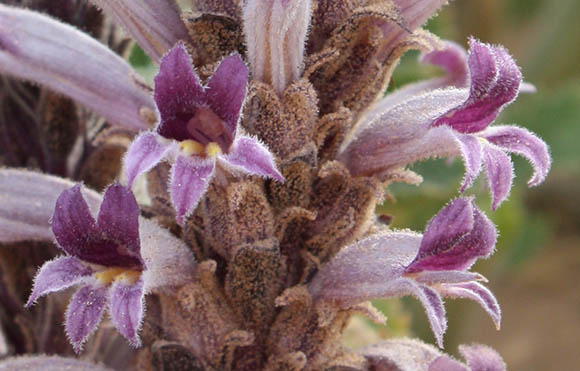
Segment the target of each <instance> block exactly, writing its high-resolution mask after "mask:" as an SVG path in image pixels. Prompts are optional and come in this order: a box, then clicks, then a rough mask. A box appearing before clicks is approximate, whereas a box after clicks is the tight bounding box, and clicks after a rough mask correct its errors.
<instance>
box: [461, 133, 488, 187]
mask: <svg viewBox="0 0 580 371" xmlns="http://www.w3.org/2000/svg"><path fill="white" fill-rule="evenodd" d="M456 138H457V142H458V144H459V148H461V154H462V157H463V162H464V163H465V178H464V180H463V185H462V186H461V192H464V191H465V190H466V189H467V188H469V187H470V186H471V185H472V184H473V182H474V181H475V179H476V178H477V176H478V175H479V173H481V167H482V165H483V149H482V145H481V140H480V139H479V138H477V137H475V136H473V135H469V134H457V136H456Z"/></svg>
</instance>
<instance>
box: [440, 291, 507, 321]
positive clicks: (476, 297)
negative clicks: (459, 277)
mask: <svg viewBox="0 0 580 371" xmlns="http://www.w3.org/2000/svg"><path fill="white" fill-rule="evenodd" d="M439 292H440V293H441V295H443V296H448V297H452V298H464V299H471V300H473V301H475V302H477V303H479V305H481V307H482V308H483V309H485V311H486V312H487V313H488V314H489V316H490V317H491V319H492V320H493V323H494V324H495V327H496V328H498V329H499V327H500V325H501V308H500V306H499V303H498V302H497V299H496V298H495V296H494V295H493V293H492V292H491V291H490V290H489V289H488V288H487V287H485V286H483V285H482V284H481V283H479V282H467V283H456V284H443V285H441V286H440V288H439Z"/></svg>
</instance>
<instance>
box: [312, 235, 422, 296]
mask: <svg viewBox="0 0 580 371" xmlns="http://www.w3.org/2000/svg"><path fill="white" fill-rule="evenodd" d="M420 243H421V235H420V234H417V233H413V232H392V233H386V234H381V235H376V236H371V237H367V238H365V239H363V240H361V241H359V242H357V243H355V244H353V245H350V246H348V247H345V248H344V249H343V250H341V251H340V252H339V253H338V254H337V255H336V256H335V257H333V258H332V259H331V260H330V261H328V262H327V263H326V264H324V265H323V266H322V268H321V269H320V270H319V271H318V273H317V274H316V275H315V276H314V278H313V279H312V281H311V282H310V283H309V285H308V289H309V290H310V292H311V293H312V296H313V297H314V298H315V300H323V301H333V302H337V303H339V304H340V305H341V306H343V307H347V306H352V305H354V304H357V303H360V302H362V301H365V300H369V299H375V298H381V297H389V296H400V295H403V294H408V293H403V292H400V291H398V286H397V285H398V282H399V279H400V277H401V276H402V275H403V273H404V271H405V268H406V267H407V266H408V265H409V264H410V263H411V261H413V258H414V257H415V255H417V251H418V250H419V244H420Z"/></svg>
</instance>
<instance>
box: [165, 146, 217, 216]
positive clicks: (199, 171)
mask: <svg viewBox="0 0 580 371" xmlns="http://www.w3.org/2000/svg"><path fill="white" fill-rule="evenodd" d="M214 171H215V162H214V161H213V160H203V159H198V158H195V157H184V156H178V157H177V160H176V161H175V163H174V164H173V167H172V168H171V180H170V183H169V190H170V192H171V201H172V202H173V206H174V207H175V210H176V211H177V222H178V223H179V224H183V222H184V219H185V217H187V216H188V215H189V214H191V213H192V212H193V210H195V208H196V206H197V204H198V203H199V200H201V197H202V196H203V195H204V194H205V191H206V190H207V187H209V183H210V182H211V179H212V178H213V175H214Z"/></svg>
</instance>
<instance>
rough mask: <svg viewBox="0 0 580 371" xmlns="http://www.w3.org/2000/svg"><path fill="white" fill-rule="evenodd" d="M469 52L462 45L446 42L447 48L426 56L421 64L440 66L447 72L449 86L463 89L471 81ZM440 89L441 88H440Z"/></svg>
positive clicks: (446, 80)
mask: <svg viewBox="0 0 580 371" xmlns="http://www.w3.org/2000/svg"><path fill="white" fill-rule="evenodd" d="M467 60H468V56H467V52H466V51H465V49H463V47H462V46H461V45H458V44H456V43H454V42H451V41H446V42H445V48H444V49H442V50H435V51H432V52H430V53H428V54H425V55H424V56H423V58H421V62H423V63H429V64H432V65H435V66H439V67H441V68H443V69H444V70H445V72H447V75H448V76H447V78H446V79H445V82H446V83H447V84H448V85H454V86H457V87H463V86H465V85H466V84H467V82H468V80H469V68H468V65H467ZM439 87H440V86H439Z"/></svg>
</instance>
